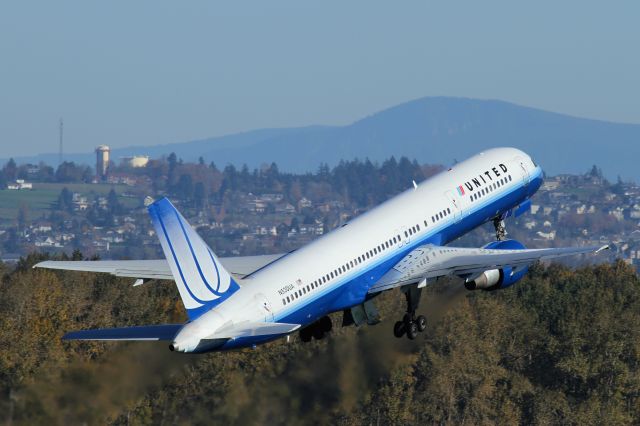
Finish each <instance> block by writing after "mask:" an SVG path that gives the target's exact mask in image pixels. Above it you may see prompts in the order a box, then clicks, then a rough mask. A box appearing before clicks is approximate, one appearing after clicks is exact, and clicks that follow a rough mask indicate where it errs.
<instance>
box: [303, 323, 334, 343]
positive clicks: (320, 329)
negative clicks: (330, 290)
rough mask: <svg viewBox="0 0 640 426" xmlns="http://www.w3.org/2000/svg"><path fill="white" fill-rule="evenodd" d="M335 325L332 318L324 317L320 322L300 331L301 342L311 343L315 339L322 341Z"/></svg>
mask: <svg viewBox="0 0 640 426" xmlns="http://www.w3.org/2000/svg"><path fill="white" fill-rule="evenodd" d="M332 328H333V323H332V322H331V318H329V317H328V316H324V317H322V318H320V319H319V320H318V321H316V322H314V323H313V324H311V325H308V326H307V327H305V328H303V329H302V330H300V340H302V341H303V342H305V343H306V342H310V341H311V338H312V337H313V338H314V339H316V340H322V339H323V338H324V336H325V335H326V334H327V333H329V332H330V331H331V329H332Z"/></svg>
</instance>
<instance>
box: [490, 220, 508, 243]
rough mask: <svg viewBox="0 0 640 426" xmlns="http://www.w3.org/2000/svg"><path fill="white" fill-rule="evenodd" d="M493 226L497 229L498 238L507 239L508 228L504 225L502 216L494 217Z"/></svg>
mask: <svg viewBox="0 0 640 426" xmlns="http://www.w3.org/2000/svg"><path fill="white" fill-rule="evenodd" d="M493 227H494V229H495V230H496V240H497V241H504V240H506V239H507V228H506V227H505V225H504V220H502V218H501V217H499V216H498V217H495V218H494V219H493Z"/></svg>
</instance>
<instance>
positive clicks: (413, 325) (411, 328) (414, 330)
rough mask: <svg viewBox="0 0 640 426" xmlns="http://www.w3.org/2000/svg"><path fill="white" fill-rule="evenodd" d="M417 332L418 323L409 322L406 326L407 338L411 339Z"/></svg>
mask: <svg viewBox="0 0 640 426" xmlns="http://www.w3.org/2000/svg"><path fill="white" fill-rule="evenodd" d="M418 333H419V332H418V324H416V323H415V322H414V321H412V322H411V324H409V327H407V337H408V338H409V340H413V339H415V338H416V337H418Z"/></svg>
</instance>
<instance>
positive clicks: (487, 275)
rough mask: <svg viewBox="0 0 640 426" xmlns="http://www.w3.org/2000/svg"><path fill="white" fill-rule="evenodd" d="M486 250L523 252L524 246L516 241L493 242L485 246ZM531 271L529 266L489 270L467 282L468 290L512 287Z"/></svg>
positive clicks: (465, 284) (492, 289) (491, 289)
mask: <svg viewBox="0 0 640 426" xmlns="http://www.w3.org/2000/svg"><path fill="white" fill-rule="evenodd" d="M483 248H485V249H495V250H522V249H524V248H525V247H524V245H523V244H522V243H521V242H519V241H516V240H504V241H493V242H490V243H489V244H487V245H486V246H484V247H483ZM528 270H529V267H528V266H523V267H518V268H517V269H514V268H512V267H510V266H506V267H504V268H500V269H489V270H487V271H484V272H483V273H481V274H480V275H478V276H477V277H475V278H473V279H468V280H467V281H465V283H464V286H465V288H466V289H467V290H484V291H494V290H501V289H503V288H507V287H510V286H512V285H514V284H515V283H516V282H518V281H520V280H521V279H522V277H524V275H525V274H526V273H527V271H528Z"/></svg>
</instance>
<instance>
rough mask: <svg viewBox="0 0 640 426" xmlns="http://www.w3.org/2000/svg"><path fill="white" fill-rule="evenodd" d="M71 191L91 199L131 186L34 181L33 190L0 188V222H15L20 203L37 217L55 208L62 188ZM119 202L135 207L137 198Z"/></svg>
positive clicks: (120, 191)
mask: <svg viewBox="0 0 640 426" xmlns="http://www.w3.org/2000/svg"><path fill="white" fill-rule="evenodd" d="M65 187H66V188H67V189H69V191H71V192H77V193H80V194H82V195H85V196H87V197H88V199H89V200H92V199H93V197H95V196H96V195H107V194H108V193H109V191H111V188H113V189H115V191H116V193H117V194H118V195H121V194H122V193H123V192H125V191H129V192H130V191H131V190H132V188H131V187H128V186H126V185H110V184H84V183H34V184H33V190H20V191H11V190H7V189H5V190H1V191H0V223H5V224H6V223H7V222H9V223H11V222H15V220H16V218H17V217H18V209H19V208H20V206H21V205H23V204H24V205H26V206H27V207H28V209H29V217H30V218H32V219H33V218H37V217H40V216H41V215H42V213H43V212H44V211H48V210H51V209H52V208H55V204H56V201H57V199H58V196H59V195H60V191H62V189H63V188H65ZM120 202H121V203H122V204H123V205H125V206H126V207H135V206H137V205H138V200H137V199H133V198H125V197H122V196H121V197H120Z"/></svg>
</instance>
